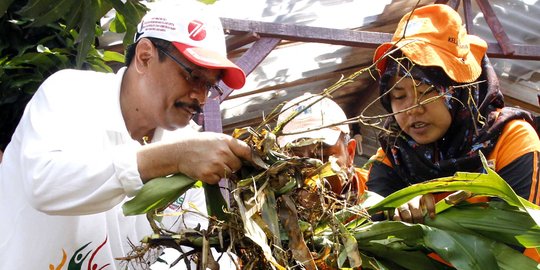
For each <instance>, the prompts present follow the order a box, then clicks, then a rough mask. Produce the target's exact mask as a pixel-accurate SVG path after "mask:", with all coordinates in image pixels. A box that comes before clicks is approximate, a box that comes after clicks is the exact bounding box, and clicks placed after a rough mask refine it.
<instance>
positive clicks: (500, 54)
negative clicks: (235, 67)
mask: <svg viewBox="0 0 540 270" xmlns="http://www.w3.org/2000/svg"><path fill="white" fill-rule="evenodd" d="M221 21H222V23H223V27H224V29H225V30H226V31H228V32H229V33H231V34H238V35H241V34H245V33H251V32H256V33H257V34H259V35H260V36H261V37H272V38H280V39H286V40H291V41H301V42H315V43H326V44H334V45H343V46H351V47H360V48H377V47H378V46H379V45H380V44H381V43H384V42H388V41H390V40H391V39H392V34H390V33H381V32H368V31H354V30H348V29H333V28H324V27H313V26H303V25H293V24H280V23H269V22H261V21H249V20H237V19H229V18H221ZM511 45H512V46H511V47H512V48H513V51H514V53H513V54H512V55H509V54H507V53H505V52H504V51H503V49H502V47H501V46H500V45H499V44H497V43H489V44H488V51H487V54H488V56H490V57H492V58H507V59H522V60H540V46H538V45H524V44H511Z"/></svg>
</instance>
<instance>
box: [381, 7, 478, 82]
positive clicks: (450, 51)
mask: <svg viewBox="0 0 540 270" xmlns="http://www.w3.org/2000/svg"><path fill="white" fill-rule="evenodd" d="M394 48H399V50H401V51H402V52H403V54H404V55H405V56H407V57H408V58H409V59H410V60H411V61H412V62H414V63H415V64H418V65H421V66H438V67H441V68H442V69H443V70H444V71H445V73H446V74H447V75H448V77H450V78H451V79H452V80H454V81H456V82H459V83H467V82H474V81H475V80H476V79H478V77H479V76H480V74H481V73H482V67H481V61H482V58H483V57H484V55H485V53H486V51H487V43H486V42H485V41H484V40H483V39H481V38H479V37H477V36H474V35H468V34H467V30H466V29H465V27H464V26H463V24H462V21H461V17H460V16H459V13H457V12H456V11H455V10H454V9H452V8H451V7H450V6H448V5H439V4H433V5H427V6H424V7H420V8H417V9H415V10H413V11H412V15H411V12H409V13H407V14H405V16H403V18H401V21H400V22H399V24H398V26H397V28H396V32H395V33H394V36H393V37H392V40H391V41H390V42H387V43H383V44H382V45H380V46H379V47H378V48H377V50H375V54H374V56H373V62H374V63H376V66H377V70H378V72H379V74H382V73H384V70H385V69H386V61H387V58H386V56H387V53H389V52H391V51H393V49H394ZM383 57H384V58H383ZM381 58H382V59H381Z"/></svg>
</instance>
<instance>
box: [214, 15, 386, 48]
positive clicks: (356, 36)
mask: <svg viewBox="0 0 540 270" xmlns="http://www.w3.org/2000/svg"><path fill="white" fill-rule="evenodd" d="M221 22H222V24H223V29H224V30H225V31H226V32H228V33H230V34H233V35H235V34H245V33H250V32H255V33H257V34H259V35H260V36H261V37H273V38H280V39H287V40H293V41H304V42H315V43H327V44H335V45H344V46H353V47H364V48H376V47H378V46H379V45H380V44H381V43H383V42H385V41H389V40H390V39H391V38H392V34H390V33H380V32H367V31H353V30H342V29H334V28H326V27H315V26H305V25H295V24H283V23H270V22H261V21H250V20H239V19H230V18H221Z"/></svg>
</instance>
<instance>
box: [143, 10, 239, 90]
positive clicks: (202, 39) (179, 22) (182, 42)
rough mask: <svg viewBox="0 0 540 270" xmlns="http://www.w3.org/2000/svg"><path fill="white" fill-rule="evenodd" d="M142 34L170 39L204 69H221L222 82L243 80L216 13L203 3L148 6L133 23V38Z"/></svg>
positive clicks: (235, 85) (236, 86)
mask: <svg viewBox="0 0 540 270" xmlns="http://www.w3.org/2000/svg"><path fill="white" fill-rule="evenodd" d="M144 37H153V38H159V39H163V40H167V41H170V42H171V43H172V44H173V45H174V46H175V47H176V49H178V51H179V52H180V53H182V55H183V56H184V57H186V58H187V59H188V60H189V61H191V62H193V63H194V64H196V65H198V66H201V67H205V68H208V69H222V70H223V71H224V73H223V78H222V80H223V82H224V83H225V84H226V85H227V86H229V87H231V88H234V89H240V88H242V87H243V86H244V84H245V82H246V75H245V74H244V71H242V69H241V68H239V67H238V66H237V65H235V64H234V63H233V62H231V61H230V60H229V59H227V50H226V47H225V35H224V33H223V26H222V25H221V21H220V19H219V17H218V16H214V15H213V14H211V13H210V12H209V11H208V10H204V6H202V5H201V6H199V5H192V4H190V5H188V4H168V5H165V4H162V5H153V6H151V9H150V11H148V13H147V14H146V15H145V16H144V17H143V18H142V20H141V22H140V23H139V25H138V26H137V34H136V35H135V42H137V41H139V40H140V39H141V38H144Z"/></svg>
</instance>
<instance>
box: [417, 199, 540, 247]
mask: <svg viewBox="0 0 540 270" xmlns="http://www.w3.org/2000/svg"><path fill="white" fill-rule="evenodd" d="M488 206H489V207H488ZM426 225H429V226H433V227H437V228H439V229H444V230H454V231H461V232H464V231H465V230H467V231H470V232H475V233H477V234H479V235H483V236H485V237H487V238H489V239H493V240H496V241H499V242H502V243H506V244H510V245H514V246H523V247H539V246H540V227H539V226H538V225H536V224H535V222H534V220H532V219H531V217H530V216H529V215H528V214H527V213H526V212H524V211H521V210H519V209H518V208H517V207H511V206H508V205H507V204H506V203H504V202H489V203H480V204H463V205H458V206H455V207H453V208H452V209H449V210H448V211H445V212H443V213H440V214H438V215H437V217H436V218H435V219H433V220H432V219H426Z"/></svg>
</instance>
